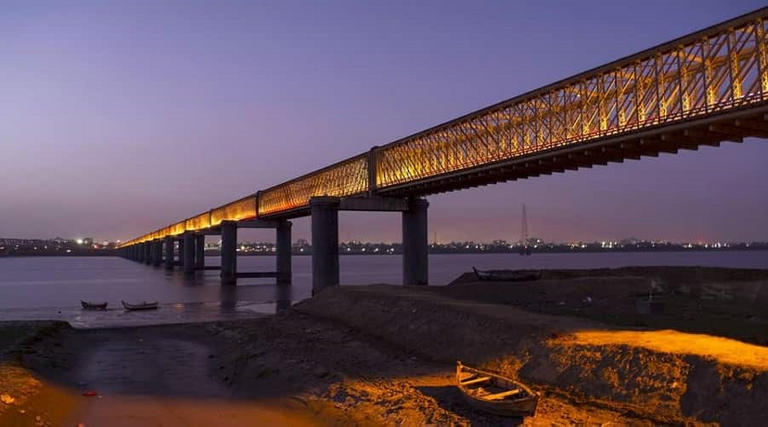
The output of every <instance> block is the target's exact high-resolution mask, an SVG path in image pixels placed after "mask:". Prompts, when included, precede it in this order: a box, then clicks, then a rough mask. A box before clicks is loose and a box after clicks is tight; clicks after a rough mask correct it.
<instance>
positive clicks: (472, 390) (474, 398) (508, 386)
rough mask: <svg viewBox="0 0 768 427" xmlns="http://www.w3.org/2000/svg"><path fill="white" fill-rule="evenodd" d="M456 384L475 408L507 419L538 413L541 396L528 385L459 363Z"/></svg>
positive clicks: (465, 398) (457, 363) (457, 364)
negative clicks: (537, 407)
mask: <svg viewBox="0 0 768 427" xmlns="http://www.w3.org/2000/svg"><path fill="white" fill-rule="evenodd" d="M456 383H457V385H458V387H459V390H460V391H461V394H462V395H463V396H464V400H466V401H467V403H468V404H469V405H470V406H472V407H473V408H475V409H479V410H481V411H485V412H490V413H492V414H496V415H501V416H506V417H524V416H531V415H533V414H535V413H536V406H537V405H538V403H539V394H538V393H536V392H535V391H533V390H531V389H530V388H529V387H527V386H526V385H524V384H522V383H520V382H518V381H515V380H512V379H509V378H506V377H503V376H501V375H497V374H494V373H491V372H486V371H481V370H479V369H475V368H470V367H469V366H465V365H462V364H461V361H458V362H456Z"/></svg>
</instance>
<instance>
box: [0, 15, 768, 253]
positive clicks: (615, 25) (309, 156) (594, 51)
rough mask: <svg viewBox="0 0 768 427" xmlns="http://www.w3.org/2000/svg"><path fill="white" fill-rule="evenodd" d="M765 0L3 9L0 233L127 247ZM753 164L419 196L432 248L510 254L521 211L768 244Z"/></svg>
mask: <svg viewBox="0 0 768 427" xmlns="http://www.w3.org/2000/svg"><path fill="white" fill-rule="evenodd" d="M761 6H764V3H763V2H762V1H752V0H730V1H722V0H693V1H682V0H680V1H668V0H665V1H655V0H650V1H642V2H638V1H618V0H617V1H612V2H604V1H579V2H572V1H562V2H556V1H535V2H534V1H506V2H501V1H472V2H467V1H458V2H454V1H418V2H413V1H379V2H374V1H365V2H360V1H357V2H353V1H352V2H337V1H318V2H315V1H309V0H307V1H300V2H295V1H279V2H276V1H275V2H261V1H247V2H236V1H228V2H213V1H162V2H157V1H123V2H116V1H107V0H105V1H68V0H62V1H51V2H44V1H27V0H23V1H15V0H4V1H2V2H0V237H20V238H51V237H55V236H62V237H67V238H76V237H85V236H92V237H96V238H97V239H107V240H115V239H123V240H125V239H129V238H132V237H136V236H138V235H141V234H144V233H146V232H149V231H152V230H155V229H157V228H160V227H163V226H166V225H168V224H170V223H172V222H176V221H179V220H181V219H184V218H187V217H190V216H192V215H194V214H197V213H200V212H203V211H205V210H208V209H210V208H212V207H216V206H219V205H221V204H223V203H226V202H229V201H232V200H235V199H237V198H239V197H242V196H244V195H247V194H250V193H253V192H255V191H256V190H259V189H263V188H267V187H269V186H272V185H274V184H277V183H280V182H283V181H285V180H288V179H290V178H293V177H296V176H298V175H302V174H304V173H307V172H309V171H312V170H315V169H318V168H320V167H323V166H325V165H328V164H330V163H333V162H335V161H338V160H341V159H345V158H348V157H350V156H352V155H355V154H358V153H362V152H364V151H367V150H368V149H369V148H370V147H371V146H373V145H383V144H386V143H388V142H391V141H393V140H396V139H399V138H401V137H404V136H407V135H410V134H413V133H415V132H418V131H420V130H423V129H426V128H428V127H431V126H434V125H437V124H439V123H442V122H444V121H446V120H449V119H452V118H455V117H458V116H461V115H463V114H466V113H469V112H471V111H474V110H477V109H479V108H482V107H485V106H488V105H490V104H493V103H496V102H499V101H502V100H505V99H508V98H511V97H513V96H516V95H519V94H521V93H524V92H527V91H529V90H532V89H536V88H538V87H541V86H544V85H546V84H549V83H552V82H554V81H557V80H559V79H562V78H565V77H569V76H571V75H574V74H577V73H579V72H581V71H584V70H587V69H590V68H593V67H595V66H598V65H602V64H604V63H607V62H610V61H613V60H615V59H618V58H620V57H623V56H626V55H629V54H632V53H635V52H637V51H640V50H642V49H645V48H648V47H651V46H654V45H656V44H659V43H662V42H665V41H668V40H671V39H673V38H675V37H679V36H682V35H685V34H687V33H690V32H692V31H696V30H699V29H703V28H705V27H707V26H709V25H712V24H715V23H718V22H721V21H724V20H726V19H730V18H732V17H735V16H738V15H741V14H743V13H746V12H749V11H752V10H754V9H757V8H759V7H761ZM766 166H768V141H766V140H762V139H747V140H745V142H744V144H733V143H724V144H723V146H721V147H720V148H712V147H704V148H702V149H700V150H699V151H695V152H694V151H683V152H681V154H677V155H670V154H662V155H660V157H658V158H643V159H642V160H640V161H637V162H633V161H628V162H625V163H623V164H610V165H609V166H596V167H594V168H593V169H583V170H579V171H575V172H571V171H569V172H567V173H564V174H556V175H554V176H543V177H538V178H533V179H529V180H524V181H515V182H510V183H505V184H497V185H493V186H488V187H482V188H477V189H471V190H465V191H460V192H454V193H450V194H444V195H434V196H430V197H429V202H430V208H429V227H430V241H432V240H433V239H435V237H436V238H437V240H438V241H440V242H446V241H450V240H476V241H490V240H493V239H497V238H501V239H507V240H509V241H515V240H517V239H519V237H520V228H521V225H520V223H521V208H522V204H523V203H525V204H526V206H527V210H528V222H529V229H530V234H531V235H532V236H536V237H540V238H543V239H545V240H547V241H580V240H583V241H596V240H597V241H600V240H618V239H621V238H625V237H637V238H644V239H654V240H661V239H665V240H671V241H712V242H714V241H753V240H768V192H767V191H766V189H765V183H766V182H768V167H766ZM400 230H401V228H400V217H399V214H396V213H347V212H345V213H342V214H341V216H340V238H341V239H342V240H351V239H355V240H363V241H384V242H396V241H400V238H401V231H400ZM252 233H255V234H253V235H252V236H251V235H250V234H247V233H246V234H245V235H244V237H251V238H253V239H258V240H270V239H273V236H272V233H267V232H252ZM296 238H307V239H308V238H309V219H307V218H303V219H297V220H294V239H296Z"/></svg>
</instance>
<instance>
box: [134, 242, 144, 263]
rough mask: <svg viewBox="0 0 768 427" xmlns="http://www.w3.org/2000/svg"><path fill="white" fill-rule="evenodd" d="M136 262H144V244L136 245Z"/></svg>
mask: <svg viewBox="0 0 768 427" xmlns="http://www.w3.org/2000/svg"><path fill="white" fill-rule="evenodd" d="M136 262H144V243H139V244H137V245H136Z"/></svg>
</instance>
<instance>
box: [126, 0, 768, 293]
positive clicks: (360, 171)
mask: <svg viewBox="0 0 768 427" xmlns="http://www.w3.org/2000/svg"><path fill="white" fill-rule="evenodd" d="M766 18H768V8H762V9H760V10H757V11H754V12H752V13H749V14H746V15H743V16H740V17H738V18H734V19H731V20H729V21H726V22H723V23H720V24H717V25H714V26H712V27H709V28H706V29H704V30H701V31H698V32H695V33H692V34H689V35H687V36H684V37H680V38H678V39H676V40H672V41H670V42H667V43H664V44H661V45H659V46H655V47H652V48H650V49H647V50H645V51H642V52H639V53H636V54H634V55H630V56H627V57H625V58H622V59H619V60H617V61H614V62H611V63H609V64H605V65H603V66H600V67H597V68H594V69H592V70H589V71H586V72H583V73H580V74H577V75H575V76H573V77H569V78H567V79H564V80H561V81H559V82H556V83H553V84H551V85H548V86H545V87H542V88H540V89H537V90H534V91H531V92H529V93H526V94H523V95H520V96H517V97H515V98H511V99H509V100H506V101H503V102H500V103H498V104H495V105H492V106H490V107H487V108H484V109H482V110H479V111H475V112H473V113H470V114H467V115H466V116H463V117H459V118H457V119H455V120H451V121H449V122H447V123H444V124H441V125H438V126H435V127H432V128H429V129H426V130H424V131H422V132H419V133H417V134H415V135H411V136H409V137H406V138H403V139H400V140H397V141H394V142H392V143H389V144H386V145H384V146H381V147H373V148H371V149H370V150H368V151H366V152H364V153H362V154H359V155H357V156H354V157H351V158H349V159H346V160H343V161H341V162H338V163H335V164H333V165H330V166H327V167H325V168H323V169H320V170H317V171H314V172H311V173H309V174H306V175H303V176H301V177H298V178H295V179H293V180H290V181H288V182H284V183H281V184H278V185H276V186H274V187H271V188H268V189H265V190H261V191H258V192H256V193H254V194H250V195H248V196H246V197H243V198H241V199H238V200H236V201H234V202H231V203H228V204H226V205H223V206H220V207H217V208H214V209H211V210H209V211H206V212H203V213H201V214H198V215H196V216H193V217H190V218H188V219H185V220H182V221H180V222H177V223H175V224H172V225H169V226H167V227H163V228H160V229H158V230H156V231H154V232H151V233H148V234H146V235H144V236H141V237H138V238H136V239H133V240H130V241H128V242H125V243H124V244H123V245H122V247H121V248H122V254H123V255H124V256H126V257H129V258H131V259H135V260H137V261H141V262H147V263H153V264H155V265H159V258H158V257H160V256H161V254H162V253H163V250H162V249H160V245H164V248H165V250H164V252H165V263H166V267H167V268H173V267H174V266H176V265H181V266H183V269H184V271H185V273H188V274H192V273H194V271H195V270H200V269H207V267H205V265H204V259H203V258H202V256H201V255H200V253H201V252H202V249H201V248H202V247H203V246H202V245H203V244H202V243H200V242H201V240H200V239H201V236H204V235H207V234H220V235H221V239H222V247H221V256H222V260H221V261H222V262H221V277H222V282H223V283H234V282H235V281H236V279H237V277H277V278H278V281H279V282H282V283H289V282H290V277H291V269H290V222H289V221H288V220H289V219H291V218H297V217H302V216H311V217H312V247H313V263H312V265H313V267H312V270H313V288H314V289H315V290H318V289H321V288H323V287H325V286H332V285H336V284H338V283H339V267H338V211H340V210H352V211H388V212H391V211H394V212H402V216H403V245H404V251H403V265H404V267H403V283H404V284H409V285H410V284H412V285H416V284H427V283H428V272H427V256H426V248H427V206H428V204H427V203H426V201H425V200H424V199H423V197H424V196H427V195H430V194H437V193H444V192H449V191H456V190H462V189H467V188H472V187H477V186H481V185H488V184H495V183H499V182H505V181H514V180H518V179H524V178H530V177H536V176H539V175H550V174H553V173H560V172H565V171H567V170H577V169H579V168H590V167H592V166H594V165H606V164H608V163H611V162H616V163H621V162H623V161H625V160H639V159H640V158H642V157H643V156H650V157H656V156H658V155H659V153H677V152H678V151H680V150H696V149H698V147H700V146H703V145H706V146H718V145H719V144H721V143H723V142H737V143H738V142H742V141H743V139H744V138H745V137H758V138H768V39H767V36H766V34H768V20H767V19H766ZM243 227H259V228H274V229H275V230H276V233H277V235H276V236H277V246H278V250H277V265H276V271H274V272H251V273H245V272H242V273H238V271H237V257H236V251H237V241H236V240H237V229H238V228H243ZM177 240H180V241H181V242H179V244H178V248H177V249H174V247H175V244H174V241H177ZM153 245H154V246H153ZM175 253H178V261H177V260H176V259H174V256H175V255H174V254H175Z"/></svg>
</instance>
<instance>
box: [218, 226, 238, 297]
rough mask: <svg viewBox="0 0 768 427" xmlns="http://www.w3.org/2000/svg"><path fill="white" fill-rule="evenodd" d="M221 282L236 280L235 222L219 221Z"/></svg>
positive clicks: (223, 283)
mask: <svg viewBox="0 0 768 427" xmlns="http://www.w3.org/2000/svg"><path fill="white" fill-rule="evenodd" d="M220 277H221V284H222V285H233V284H235V283H236V282H237V223H236V222H235V221H222V223H221V275H220Z"/></svg>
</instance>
